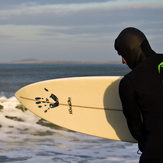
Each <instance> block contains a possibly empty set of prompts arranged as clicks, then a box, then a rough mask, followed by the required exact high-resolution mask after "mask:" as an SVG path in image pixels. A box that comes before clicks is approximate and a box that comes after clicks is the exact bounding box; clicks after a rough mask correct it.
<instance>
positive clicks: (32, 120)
mask: <svg viewBox="0 0 163 163" xmlns="http://www.w3.org/2000/svg"><path fill="white" fill-rule="evenodd" d="M0 119H1V121H0V128H1V132H2V133H13V134H20V133H22V132H23V134H25V133H27V134H29V133H30V134H32V135H39V136H41V135H42V136H46V135H52V134H54V132H55V130H66V131H69V130H67V129H64V128H62V127H59V126H57V125H55V124H52V123H50V122H48V121H45V120H44V119H41V118H40V117H38V116H36V115H35V114H33V113H32V112H30V111H29V110H28V109H27V108H25V107H24V106H23V105H22V104H20V102H19V101H18V100H17V99H16V98H15V97H14V96H13V97H10V98H7V97H5V96H1V97H0Z"/></svg>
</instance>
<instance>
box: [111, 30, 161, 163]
mask: <svg viewBox="0 0 163 163" xmlns="http://www.w3.org/2000/svg"><path fill="white" fill-rule="evenodd" d="M114 46H115V49H116V50H117V52H118V54H119V55H120V56H121V57H122V60H123V63H126V64H127V65H128V66H129V67H130V69H131V70H132V71H131V72H130V73H128V74H127V75H125V76H124V77H123V78H122V80H121V82H120V85H119V95H120V99H121V102H122V107H123V113H124V115H125V117H126V120H127V124H128V128H129V130H130V132H131V134H132V136H133V137H134V138H135V139H136V140H137V141H138V147H139V150H140V151H141V152H142V155H141V156H140V162H139V163H163V153H162V148H163V68H162V67H163V55H160V54H157V53H156V52H154V51H153V50H152V49H151V47H150V44H149V42H148V40H147V38H146V36H145V35H144V34H143V33H142V32H141V31H140V30H138V29H136V28H132V27H129V28H126V29H124V30H123V31H122V32H121V33H120V34H119V35H118V37H117V38H116V40H115V45H114Z"/></svg>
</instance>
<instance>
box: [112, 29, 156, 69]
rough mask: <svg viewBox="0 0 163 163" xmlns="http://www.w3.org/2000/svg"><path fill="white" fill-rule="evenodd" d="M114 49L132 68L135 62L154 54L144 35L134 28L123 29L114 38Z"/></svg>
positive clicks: (137, 62)
mask: <svg viewBox="0 0 163 163" xmlns="http://www.w3.org/2000/svg"><path fill="white" fill-rule="evenodd" d="M114 47H115V49H116V50H117V51H118V53H119V55H121V56H122V57H123V58H124V59H125V60H126V62H127V65H128V66H129V67H130V68H131V69H133V68H134V67H135V66H136V65H137V64H139V63H140V62H141V61H143V60H145V59H146V58H148V57H150V56H152V55H155V54H156V53H155V52H154V51H153V50H152V49H151V47H150V45H149V42H148V40H147V38H146V37H145V35H144V34H143V33H142V32H141V31H140V30H138V29H136V28H132V27H129V28H126V29H124V30H123V31H122V32H121V33H120V34H119V35H118V37H117V38H116V40H115V44H114Z"/></svg>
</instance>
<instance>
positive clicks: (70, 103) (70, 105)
mask: <svg viewBox="0 0 163 163" xmlns="http://www.w3.org/2000/svg"><path fill="white" fill-rule="evenodd" d="M67 103H68V105H69V109H68V110H69V114H72V102H71V97H69V98H68V101H67Z"/></svg>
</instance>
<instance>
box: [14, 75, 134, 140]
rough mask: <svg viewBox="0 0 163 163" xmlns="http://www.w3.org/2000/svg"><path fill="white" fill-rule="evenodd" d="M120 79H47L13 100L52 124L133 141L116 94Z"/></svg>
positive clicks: (28, 88) (26, 88)
mask: <svg viewBox="0 0 163 163" xmlns="http://www.w3.org/2000/svg"><path fill="white" fill-rule="evenodd" d="M120 80H121V77H119V76H115V77H77V78H64V79H55V80H47V81H43V82H38V83H34V84H31V85H28V86H26V87H23V88H21V89H20V90H19V91H18V92H16V94H15V96H16V98H17V99H18V100H19V101H20V103H22V104H23V105H24V106H25V107H26V108H27V109H29V110H30V111H31V112H33V113H34V114H36V115H38V116H39V117H41V118H43V119H45V120H47V121H49V122H51V123H54V124H56V125H59V126H62V127H65V128H67V129H71V130H74V131H77V132H80V133H84V134H88V135H92V136H97V137H101V138H107V139H113V140H119V141H126V142H136V141H135V139H134V138H133V137H132V136H131V134H130V132H129V130H128V127H127V124H126V120H125V117H124V115H123V113H122V106H121V102H120V99H119V94H118V86H119V82H120Z"/></svg>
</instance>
